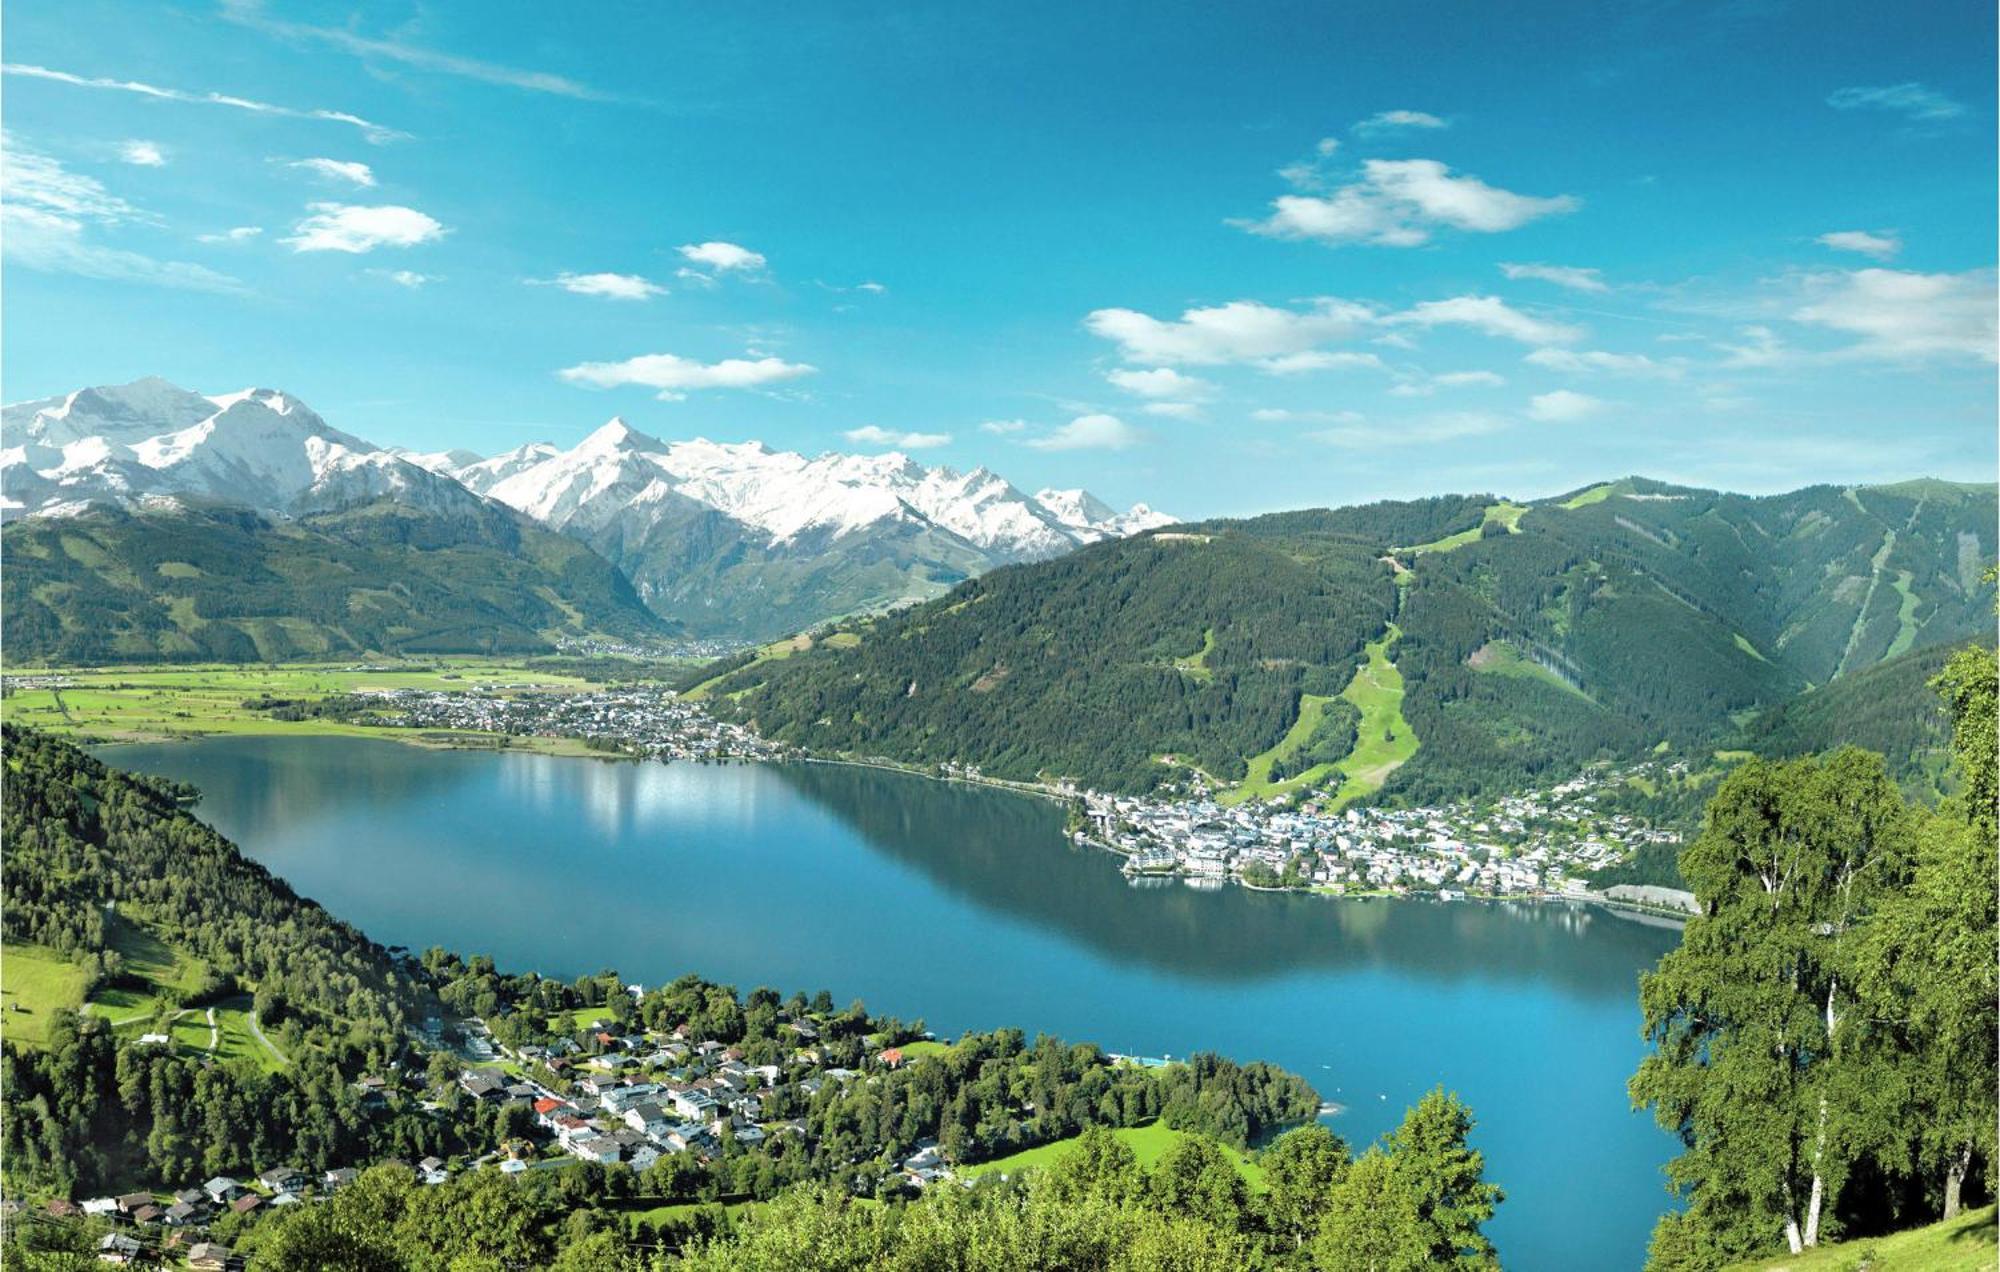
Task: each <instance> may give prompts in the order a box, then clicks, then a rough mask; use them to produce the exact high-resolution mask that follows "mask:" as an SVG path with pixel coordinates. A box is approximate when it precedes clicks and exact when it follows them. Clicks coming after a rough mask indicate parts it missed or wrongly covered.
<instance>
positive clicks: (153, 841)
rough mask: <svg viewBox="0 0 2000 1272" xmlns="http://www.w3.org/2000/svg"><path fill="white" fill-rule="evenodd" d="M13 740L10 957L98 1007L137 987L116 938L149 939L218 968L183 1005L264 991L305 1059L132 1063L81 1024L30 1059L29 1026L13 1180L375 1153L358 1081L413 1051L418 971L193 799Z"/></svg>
mask: <svg viewBox="0 0 2000 1272" xmlns="http://www.w3.org/2000/svg"><path fill="white" fill-rule="evenodd" d="M0 743H4V755H5V765H6V774H5V778H6V780H5V788H4V808H5V814H4V823H0V831H4V834H5V838H6V843H7V876H6V878H7V891H6V905H5V907H4V911H0V937H4V939H5V941H6V945H7V948H8V951H9V961H10V962H11V961H12V956H13V955H14V954H15V953H19V952H21V951H22V950H23V949H24V948H29V949H32V950H34V951H35V952H36V953H37V954H38V955H45V956H52V957H54V958H58V959H60V960H62V961H63V962H65V963H68V964H72V965H76V966H79V967H81V968H82V969H83V971H84V974H85V976H86V977H87V984H86V986H85V989H84V991H83V992H84V995H85V996H90V995H92V994H95V993H99V992H101V991H104V990H110V989H115V988H116V987H118V986H119V985H121V984H122V983H124V982H125V981H126V980H127V979H128V978H129V977H131V976H132V975H133V971H132V969H131V968H129V967H128V966H127V965H126V962H127V960H126V958H125V955H124V954H123V953H122V952H121V947H122V948H128V949H129V948H131V945H132V942H131V941H130V940H120V939H116V937H115V930H123V931H126V932H137V933H140V934H142V936H143V938H144V939H145V941H146V942H147V944H148V945H156V946H159V947H164V948H165V949H166V950H168V951H171V952H173V953H174V954H176V955H178V956H180V957H181V958H183V959H185V960H188V961H189V962H190V963H191V965H192V966H194V967H196V968H198V969H200V975H199V976H198V978H197V979H195V980H194V981H193V982H192V983H190V984H187V985H185V986H184V987H182V988H181V990H180V991H179V994H178V997H179V1001H180V1003H181V1005H182V1006H186V1007H199V1006H205V1005H213V1004H215V1003H218V1002H221V1001H225V1000H230V999H232V998H234V997H236V996H239V995H244V996H247V995H251V994H253V993H254V999H253V1002H254V1007H253V1010H254V1011H255V1013H256V1015H257V1016H258V1017H261V1019H262V1027H264V1028H266V1029H268V1030H269V1032H270V1034H271V1036H272V1037H274V1038H276V1039H278V1042H277V1043H275V1044H273V1045H274V1046H283V1047H284V1048H285V1049H286V1053H287V1055H288V1059H289V1060H290V1061H291V1063H290V1065H289V1066H288V1067H287V1068H285V1069H284V1071H282V1072H279V1073H273V1074H267V1073H264V1072H262V1071H260V1070H259V1069H258V1068H256V1067H254V1066H253V1067H249V1068H242V1069H238V1068H234V1067H223V1066H200V1065H196V1064H194V1063H192V1062H190V1061H187V1060H184V1059H181V1058H178V1057H176V1056H174V1055H173V1054H171V1053H170V1052H169V1051H168V1050H166V1049H163V1048H142V1049H122V1050H121V1049H120V1048H118V1047H117V1045H116V1040H115V1038H114V1035H113V1033H112V1030H111V1029H110V1028H109V1027H108V1026H107V1024H106V1022H104V1021H103V1020H91V1019H89V1018H84V1017H69V1016H67V1015H64V1016H63V1017H61V1018H59V1019H57V1020H55V1021H54V1022H53V1023H52V1024H51V1025H50V1026H49V1035H48V1037H47V1038H46V1045H45V1046H44V1047H42V1048H40V1049H37V1050H34V1051H27V1050H24V1049H21V1048H19V1047H17V1046H16V1045H15V1043H14V1042H13V1041H12V1034H11V1030H12V1026H13V1025H14V1024H18V1023H20V1022H19V1020H18V1018H16V1019H15V1020H12V1021H10V1040H9V1041H8V1043H7V1044H6V1048H5V1054H4V1057H0V1064H4V1067H5V1072H4V1082H0V1086H3V1087H4V1088H5V1093H6V1117H5V1120H4V1140H0V1149H4V1155H5V1160H6V1170H7V1171H8V1172H9V1174H10V1175H13V1176H15V1177H21V1178H28V1177H47V1178H53V1179H55V1180H57V1181H62V1182H68V1181H79V1180H81V1181H91V1182H96V1181H102V1180H107V1179H109V1180H116V1179H120V1178H134V1177H149V1178H156V1177H164V1178H172V1177H175V1176H176V1175H178V1176H181V1177H186V1176H188V1175H194V1174H198V1173H201V1172H204V1171H212V1170H215V1169H219V1168H221V1167H222V1166H225V1165H227V1166H235V1167H241V1166H247V1165H251V1164H261V1165H268V1164H272V1163H273V1162H274V1161H276V1160H280V1159H283V1158H284V1157H285V1156H287V1155H288V1154H296V1155H297V1156H298V1157H301V1158H304V1159H306V1160H329V1159H332V1160H338V1159H340V1158H343V1157H345V1156H346V1155H348V1154H350V1153H353V1152H357V1151H359V1148H360V1146H361V1145H362V1144H363V1143H365V1142H366V1135H365V1128H364V1126H363V1124H362V1119H361V1117H360V1116H359V1112H358V1109H357V1105H356V1100H355V1096H354V1093H353V1091H352V1090H351V1089H350V1088H349V1086H348V1084H347V1083H346V1082H344V1081H343V1080H342V1078H341V1070H342V1069H343V1068H346V1069H347V1070H348V1071H349V1072H351V1073H352V1072H359V1071H360V1070H361V1068H362V1067H363V1066H379V1065H382V1064H384V1063H386V1062H387V1060H388V1059H389V1058H390V1057H392V1056H394V1055H396V1054H398V1053H399V1052H400V1050H401V1035H402V1032H403V1030H404V1028H405V1026H406V1025H407V1024H408V1023H410V1021H411V1020H412V1019H413V1017H414V1014H415V1013H417V1012H419V1011H420V1010H421V1004H422V1002H423V1001H425V1000H426V998H427V995H426V993H425V991H424V988H423V986H422V984H421V982H420V979H419V978H418V977H417V976H416V975H414V974H413V971H412V969H411V968H409V967H407V966H405V965H404V964H402V963H400V962H399V961H398V960H396V959H395V958H393V957H391V956H390V954H389V953H388V952H387V951H385V950H383V949H382V948H381V947H380V946H377V945H375V944H374V943H373V942H371V941H369V940H368V939H367V938H366V937H364V936H363V935H362V934H361V933H360V932H358V931H356V930H355V929H354V928H352V927H350V926H348V925H347V924H344V923H341V922H340V921H338V920H337V919H335V918H334V917H333V916H331V915H329V914H328V913H327V912H326V911H325V910H323V909H321V908H320V907H319V906H318V905H316V904H314V903H313V902H311V901H308V900H305V899H303V898H301V897H299V896H298V895H296V894H295V893H293V891H292V890H291V888H290V887H288V886H287V885H286V884H285V883H284V882H283V881H282V880H280V879H277V878H276V877H274V876H273V875H272V874H271V873H270V872H269V871H267V870H266V869H264V867H262V866H260V865H257V864H255V863H254V862H251V861H248V860H246V859H245V858H244V857H243V856H242V855H241V854H239V853H238V852H237V851H236V849H235V847H234V846H233V845H231V844H230V843H229V842H228V841H227V840H225V839H223V838H222V837H221V836H220V835H218V834H216V833H215V832H214V831H213V830H210V829H209V828H208V827H207V826H206V825H204V824H203V823H202V822H200V821H199V820H197V819H196V818H195V817H194V816H193V815H192V814H191V813H190V812H189V811H188V809H187V804H188V803H189V802H191V794H192V793H191V792H188V791H186V790H183V789H179V788H176V787H173V786H172V785H170V784H167V783H162V782H160V781H157V780H154V779H149V778H145V777H140V776H137V775H134V774H129V773H122V772H119V771H118V770H116V769H110V768H107V767H105V766H104V765H102V764H100V763H98V762H97V761H96V760H94V759H92V758H91V757H90V756H88V755H86V754H84V753H83V752H82V751H80V750H78V749H77V748H76V747H74V746H72V745H70V744H69V743H67V742H63V741H60V740H58V739H56V738H53V737H50V736H48V735H46V734H40V733H34V732H29V731H24V730H21V729H18V728H15V727H13V726H12V725H4V726H0ZM11 970H12V969H11V968H10V971H11ZM22 983H23V982H22V981H21V980H19V979H15V978H14V977H12V976H11V975H10V984H11V985H12V986H14V987H18V986H19V985H20V984H22ZM11 1009H12V1010H13V1011H16V1012H18V1011H19V1010H20V1000H19V998H18V997H17V998H15V999H14V1000H13V1002H12V1005H11Z"/></svg>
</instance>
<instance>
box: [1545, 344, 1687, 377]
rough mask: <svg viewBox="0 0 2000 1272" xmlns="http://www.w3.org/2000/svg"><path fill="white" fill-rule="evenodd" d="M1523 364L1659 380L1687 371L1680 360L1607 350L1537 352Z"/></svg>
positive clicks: (1564, 371)
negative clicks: (1660, 358)
mask: <svg viewBox="0 0 2000 1272" xmlns="http://www.w3.org/2000/svg"><path fill="white" fill-rule="evenodd" d="M1522 361H1523V362H1528V363H1532V364H1533V365H1535V366H1538V367H1544V368H1546V369H1548V370H1550V371H1561V372H1563V373H1565V374H1569V375H1582V374H1586V373H1589V372H1603V373H1604V374H1606V375H1627V376H1635V377H1645V378H1651V379H1659V380H1671V379H1674V378H1676V377H1678V376H1679V375H1680V374H1681V372H1682V371H1683V370H1684V369H1685V368H1684V365H1683V364H1682V363H1681V362H1678V361H1674V362H1661V361H1659V360H1658V359H1656V358H1650V357H1647V356H1646V355H1645V354H1643V353H1611V352H1609V351H1607V350H1603V349H1590V350H1583V351H1579V350H1575V349H1537V350H1535V351H1534V352H1533V353H1531V354H1529V355H1527V357H1525V358H1523V359H1522Z"/></svg>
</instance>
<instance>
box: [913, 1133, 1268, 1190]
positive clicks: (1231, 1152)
mask: <svg viewBox="0 0 2000 1272" xmlns="http://www.w3.org/2000/svg"><path fill="white" fill-rule="evenodd" d="M1111 1133H1112V1134H1113V1135H1114V1136H1116V1137H1117V1138H1118V1139H1120V1140H1121V1141H1123V1142H1124V1143H1125V1145H1126V1147H1128V1148H1130V1149H1131V1150H1132V1155H1133V1156H1134V1157H1136V1158H1138V1159H1139V1164H1140V1165H1141V1166H1145V1167H1151V1166H1152V1165H1153V1164H1154V1163H1155V1162H1157V1161H1159V1160H1160V1158H1162V1157H1164V1156H1166V1152H1167V1150H1168V1149H1170V1148H1172V1147H1173V1146H1174V1145H1175V1144H1177V1143H1179V1142H1180V1141H1181V1140H1182V1139H1184V1138H1185V1137H1186V1136H1187V1132H1186V1131H1177V1130H1174V1129H1173V1128H1172V1127H1170V1126H1168V1125H1167V1124H1166V1123H1165V1122H1148V1123H1146V1124H1145V1125H1144V1126H1128V1127H1120V1128H1119V1129H1117V1130H1115V1131H1113V1132H1111ZM1073 1143H1075V1140H1074V1139H1062V1140H1056V1141H1055V1142H1053V1143H1049V1144H1042V1145H1039V1146H1037V1147H1035V1148H1027V1149H1022V1150H1021V1151H1020V1152H1018V1153H1014V1154H1011V1155H1009V1156H1006V1157H996V1158H994V1159H993V1160H992V1161H990V1162H979V1163H978V1164H976V1165H972V1166H962V1167H956V1168H954V1172H953V1173H955V1174H957V1175H958V1176H959V1177H960V1178H963V1179H977V1178H979V1177H980V1176H981V1175H1011V1174H1013V1173H1014V1172H1016V1171H1019V1170H1025V1169H1027V1168H1029V1167H1033V1166H1047V1165H1048V1164H1049V1163H1051V1162H1053V1161H1055V1160H1056V1159H1057V1158H1058V1157H1060V1156H1062V1155H1063V1153H1065V1152H1067V1151H1068V1149H1069V1146H1070V1145H1071V1144H1073ZM1218 1147H1220V1148H1221V1149H1222V1152H1223V1154H1224V1155H1225V1156H1226V1157H1228V1158H1229V1160H1230V1161H1231V1162H1233V1163H1234V1164H1235V1166H1236V1170H1237V1173H1238V1174H1240V1175H1242V1176H1243V1180H1244V1182H1245V1183H1247V1184H1249V1185H1250V1187H1251V1188H1252V1189H1253V1190H1256V1191H1262V1190H1263V1188H1264V1170H1263V1167H1261V1166H1259V1165H1258V1164H1257V1163H1256V1162H1255V1161H1253V1160H1252V1159H1251V1158H1250V1157H1249V1156H1248V1155H1247V1154H1245V1153H1243V1152H1241V1151H1239V1150H1237V1149H1234V1148H1231V1147H1230V1146H1229V1145H1227V1144H1222V1145H1219V1146H1218Z"/></svg>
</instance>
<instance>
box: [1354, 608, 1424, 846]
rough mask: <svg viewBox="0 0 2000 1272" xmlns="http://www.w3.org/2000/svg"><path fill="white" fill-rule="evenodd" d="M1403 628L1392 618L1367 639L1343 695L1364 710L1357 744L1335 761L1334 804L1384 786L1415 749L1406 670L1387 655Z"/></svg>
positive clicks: (1361, 796) (1360, 796)
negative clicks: (1406, 711)
mask: <svg viewBox="0 0 2000 1272" xmlns="http://www.w3.org/2000/svg"><path fill="white" fill-rule="evenodd" d="M1402 634H1403V633H1402V631H1401V629H1399V628H1398V627H1397V626H1396V625H1395V624H1394V623H1391V624H1389V630H1388V633H1387V634H1386V635H1384V636H1383V637H1382V639H1380V640H1376V641H1370V642H1369V643H1368V661H1367V662H1366V663H1364V664H1362V666H1361V669H1360V670H1359V671H1356V672H1355V673H1354V679H1353V680H1351V681H1349V682H1348V684H1347V688H1345V689H1343V690H1341V691H1340V696H1341V697H1343V698H1345V699H1347V700H1348V701H1349V702H1351V703H1353V704H1354V705H1355V706H1356V707H1357V708H1358V709H1359V710H1360V712H1361V724H1360V726H1359V729H1358V731H1357V735H1356V740H1355V743H1354V750H1353V751H1352V752H1351V753H1350V754H1349V755H1348V757H1347V758H1346V759H1344V760H1342V761H1340V763H1338V764H1336V765H1334V768H1336V769H1337V770H1339V772H1340V775H1341V783H1340V789H1339V790H1338V791H1337V792H1336V793H1335V795H1334V807H1335V808H1342V807H1345V806H1346V805H1348V804H1351V803H1353V802H1354V801H1355V800H1357V799H1361V798H1363V797H1364V796H1368V795H1372V794H1374V793H1375V792H1376V791H1379V790H1381V789H1382V783H1384V782H1386V781H1388V780H1389V774H1391V773H1393V772H1395V771H1396V770H1397V769H1399V768H1401V767H1402V766H1403V765H1404V764H1407V763H1408V762H1409V760H1410V757H1411V756H1413V755H1415V754H1416V753H1417V747H1418V745H1419V743H1418V741H1417V733H1416V730H1414V729H1412V728H1411V727H1410V722H1409V721H1408V720H1405V719H1404V718H1403V673H1402V672H1400V671H1398V670H1397V669H1396V664H1395V663H1394V662H1392V661H1390V659H1389V646H1391V645H1393V644H1395V643H1396V638H1397V637H1399V636H1401V635H1402Z"/></svg>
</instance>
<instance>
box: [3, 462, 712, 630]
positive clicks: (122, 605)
mask: <svg viewBox="0 0 2000 1272" xmlns="http://www.w3.org/2000/svg"><path fill="white" fill-rule="evenodd" d="M0 542H4V552H5V556H6V562H7V568H6V571H5V573H4V575H3V576H0V586H4V598H0V599H3V600H4V605H5V608H6V612H7V653H8V657H9V659H10V660H11V661H13V662H15V663H16V664H19V663H21V662H41V663H51V664H68V665H81V664H100V663H109V662H158V661H221V662H251V661H265V662H280V661H284V660H286V659H292V658H317V657H327V656H333V657H340V656H343V655H348V654H366V653H482V654H484V653H525V652H545V651H547V650H549V649H550V648H552V647H553V642H554V640H555V639H556V638H557V637H560V636H568V637H584V636H592V635H605V636H612V637H617V638H620V639H625V640H638V641H644V640H649V639H661V638H664V637H667V636H670V635H672V634H673V631H674V629H673V628H672V627H671V626H670V625H669V624H667V623H665V622H664V621H662V620H661V619H659V618H657V617H655V616H654V615H653V614H652V613H651V612H650V611H648V610H647V609H646V607H645V606H644V605H643V604H642V603H641V602H640V600H639V598H638V595H637V594H636V593H635V592H634V591H633V590H632V587H631V584H630V583H628V582H627V581H626V579H625V577H624V576H623V575H621V574H619V573H618V571H617V570H616V569H614V568H613V567H612V566H611V565H610V564H608V563H607V562H605V561H604V559H603V558H601V557H599V556H598V555H597V554H596V553H594V552H592V551H591V550H590V549H589V548H587V547H585V546H584V545H583V544H580V543H577V542H575V541H574V540H571V539H569V538H566V537H564V536H562V535H559V534H556V533H555V532H553V531H550V530H545V529H543V528H542V527H540V526H537V525H535V524H534V523H533V522H530V521H528V520H527V519H526V518H524V517H521V516H519V515H517V514H515V513H513V512H512V511H510V510H508V509H505V508H500V507H498V506H494V505H479V506H477V507H476V508H472V509H466V510H460V511H457V512H451V513H440V512H424V511H418V510H415V509H412V508H409V507H406V506H404V505H401V504H397V503H394V502H390V501H386V500H383V501H377V502H374V503H369V504H363V505H360V506H357V507H353V508H348V509H345V510H342V511H339V512H331V513H319V514H314V515H309V516H304V517H300V518H298V519H296V520H284V519H280V518H276V517H270V516H265V515H263V514H259V513H254V512H249V511H246V510H243V509H223V508H188V509H185V510H182V509H176V510H161V511H142V512H124V511H119V510H116V509H100V510H95V511H92V512H89V513H86V514H84V515H80V516H75V517H36V518H29V519H26V520H22V521H17V522H14V523H13V524H11V525H9V526H7V528H6V530H5V532H4V540H3V541H0Z"/></svg>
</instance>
